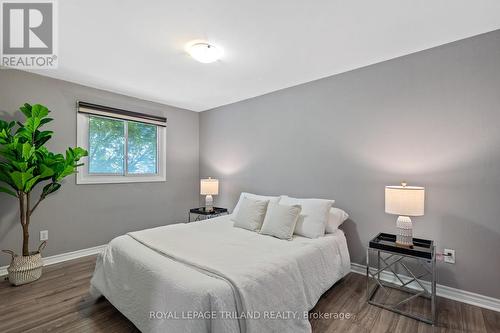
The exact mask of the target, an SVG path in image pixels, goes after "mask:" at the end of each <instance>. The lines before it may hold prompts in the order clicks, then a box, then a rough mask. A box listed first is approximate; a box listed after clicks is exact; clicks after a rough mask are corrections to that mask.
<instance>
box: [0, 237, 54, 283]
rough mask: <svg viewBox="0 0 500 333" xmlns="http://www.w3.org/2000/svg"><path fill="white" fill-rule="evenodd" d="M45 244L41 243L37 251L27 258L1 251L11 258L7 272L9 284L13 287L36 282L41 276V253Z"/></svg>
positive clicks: (8, 251) (11, 252)
mask: <svg viewBox="0 0 500 333" xmlns="http://www.w3.org/2000/svg"><path fill="white" fill-rule="evenodd" d="M45 245H47V242H42V244H40V246H39V247H38V251H36V252H32V253H31V254H30V255H29V256H19V255H17V254H15V253H14V252H13V251H10V250H3V252H5V253H8V254H10V255H11V256H12V260H11V262H10V265H9V267H8V268H7V272H8V273H9V282H10V283H11V284H13V285H15V286H20V285H23V284H26V283H30V282H33V281H36V280H38V279H39V278H40V276H42V267H43V260H42V253H41V251H42V250H43V249H44V248H45Z"/></svg>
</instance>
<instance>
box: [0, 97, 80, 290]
mask: <svg viewBox="0 0 500 333" xmlns="http://www.w3.org/2000/svg"><path fill="white" fill-rule="evenodd" d="M20 111H21V112H22V113H23V114H24V116H25V117H26V120H25V122H24V123H21V122H15V121H12V122H7V121H4V120H1V119H0V192H3V193H6V194H8V195H11V196H13V197H16V198H17V199H18V200H19V215H20V222H21V227H22V231H23V248H22V255H16V254H15V253H14V251H10V250H4V252H6V253H9V254H10V255H11V256H12V261H11V263H10V266H9V267H8V269H7V271H8V273H9V281H10V282H11V283H12V284H14V285H21V284H25V283H29V282H32V281H35V280H37V279H39V278H40V276H41V274H42V266H43V262H42V256H41V253H40V251H41V250H42V249H43V248H44V247H45V244H46V243H45V242H43V243H42V244H40V246H39V248H38V250H37V251H34V252H30V250H29V225H30V222H31V216H32V215H33V212H34V211H35V210H36V209H37V207H38V205H39V204H40V203H41V202H42V201H43V200H45V199H46V198H47V196H48V195H49V194H51V193H54V192H56V191H57V190H59V189H60V188H61V181H62V180H63V179H64V178H65V177H67V176H69V175H71V174H73V173H75V172H76V169H77V168H78V167H79V166H81V165H83V164H78V161H79V160H80V159H81V158H82V157H83V156H87V151H86V150H84V149H82V148H79V147H77V148H68V149H67V150H66V154H65V155H62V154H55V153H52V152H50V151H49V150H48V149H47V147H45V144H46V143H47V141H49V140H50V138H51V137H52V134H53V132H52V131H42V130H40V128H41V127H42V126H43V125H45V124H47V123H49V122H50V121H52V120H53V119H51V118H49V117H48V115H49V113H50V111H49V110H48V109H47V108H46V107H45V106H43V105H40V104H35V105H33V106H31V105H29V104H24V105H23V106H21V107H20ZM16 127H17V128H16ZM41 183H45V186H44V187H43V189H42V191H41V194H40V196H39V197H38V200H36V202H35V201H33V200H32V198H31V194H32V192H33V189H34V188H35V187H37V186H38V185H40V184H41Z"/></svg>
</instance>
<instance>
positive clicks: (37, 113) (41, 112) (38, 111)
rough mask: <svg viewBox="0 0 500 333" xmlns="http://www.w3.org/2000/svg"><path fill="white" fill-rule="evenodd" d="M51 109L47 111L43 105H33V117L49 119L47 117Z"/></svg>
mask: <svg viewBox="0 0 500 333" xmlns="http://www.w3.org/2000/svg"><path fill="white" fill-rule="evenodd" d="M49 112H50V111H49V109H47V107H45V106H43V105H41V104H35V105H33V107H32V108H31V116H32V117H34V118H43V117H47V115H48V114H49Z"/></svg>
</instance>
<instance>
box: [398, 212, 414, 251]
mask: <svg viewBox="0 0 500 333" xmlns="http://www.w3.org/2000/svg"><path fill="white" fill-rule="evenodd" d="M396 227H397V228H398V233H397V235H396V244H397V245H399V246H404V247H413V224H412V222H411V219H410V217H409V216H399V217H398V219H397V221H396Z"/></svg>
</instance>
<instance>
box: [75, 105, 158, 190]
mask: <svg viewBox="0 0 500 333" xmlns="http://www.w3.org/2000/svg"><path fill="white" fill-rule="evenodd" d="M77 117H78V146H80V147H83V148H85V149H87V151H88V152H89V156H88V157H87V158H86V159H85V160H84V163H85V166H84V167H83V168H82V169H81V170H80V172H79V173H78V175H77V183H78V184H96V183H128V182H153V181H165V180H166V177H165V174H166V173H165V124H166V119H165V118H161V117H155V116H149V115H143V114H139V113H135V112H130V111H124V110H118V109H113V108H109V107H104V106H98V105H95V104H90V103H84V102H79V103H78V115H77Z"/></svg>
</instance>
